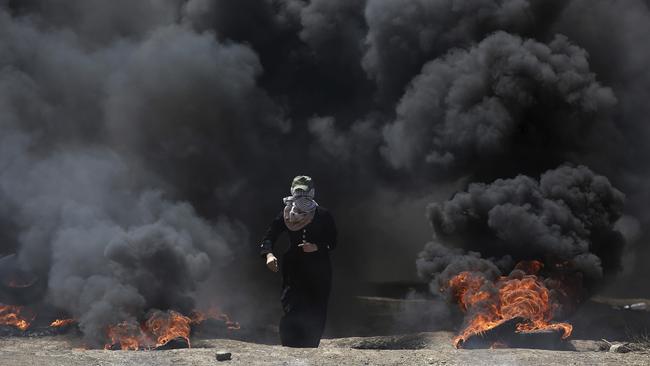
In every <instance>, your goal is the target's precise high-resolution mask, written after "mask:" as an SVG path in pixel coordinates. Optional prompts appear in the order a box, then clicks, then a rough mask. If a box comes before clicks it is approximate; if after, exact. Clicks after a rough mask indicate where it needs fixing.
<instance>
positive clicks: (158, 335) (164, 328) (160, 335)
mask: <svg viewBox="0 0 650 366" xmlns="http://www.w3.org/2000/svg"><path fill="white" fill-rule="evenodd" d="M191 321H192V320H191V319H190V318H188V317H186V316H185V315H181V314H180V313H177V312H175V311H173V310H170V311H169V312H167V313H164V312H162V311H159V312H155V313H154V314H153V315H152V316H151V317H150V318H149V319H147V321H146V322H145V327H146V328H147V330H149V331H150V332H151V333H152V334H153V336H154V337H155V338H154V339H155V341H156V347H160V346H163V345H165V344H167V343H168V342H169V341H171V340H173V339H175V338H183V339H185V340H186V341H187V346H188V347H190V348H191V345H190V330H191V328H190V323H191Z"/></svg>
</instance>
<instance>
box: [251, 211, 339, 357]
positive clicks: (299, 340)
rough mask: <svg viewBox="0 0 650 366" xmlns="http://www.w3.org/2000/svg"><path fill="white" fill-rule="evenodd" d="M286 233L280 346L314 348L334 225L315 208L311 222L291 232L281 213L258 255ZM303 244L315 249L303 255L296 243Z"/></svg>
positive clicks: (333, 243) (324, 313)
mask: <svg viewBox="0 0 650 366" xmlns="http://www.w3.org/2000/svg"><path fill="white" fill-rule="evenodd" d="M285 231H286V232H288V234H289V242H290V246H289V249H288V250H287V252H286V253H284V256H283V257H282V268H281V270H282V295H281V297H280V301H281V302H282V309H283V310H284V315H283V316H282V319H281V320H280V339H281V341H282V345H283V346H288V347H318V345H319V343H320V339H321V336H322V335H323V330H324V329H325V320H326V319H327V302H328V299H329V294H330V288H331V282H332V268H331V265H330V257H329V251H330V250H333V249H334V248H336V226H335V224H334V219H333V218H332V215H331V214H330V213H329V212H328V211H327V210H326V209H324V208H322V207H320V206H319V207H318V208H317V209H316V213H315V214H314V218H313V219H312V221H311V222H310V223H309V224H308V225H306V226H305V227H304V228H303V229H301V230H298V231H291V230H289V229H288V228H287V226H286V225H285V223H284V217H283V212H280V214H279V215H278V216H277V217H276V218H275V219H274V220H273V222H272V223H271V225H270V226H269V228H268V230H267V232H266V235H265V236H264V239H263V240H262V245H261V251H260V253H261V255H262V256H263V257H266V254H267V253H271V252H272V251H273V244H274V243H275V242H276V241H277V239H278V237H279V236H280V234H282V233H283V232H285ZM303 240H304V241H307V242H309V243H313V244H316V245H317V246H318V250H317V251H315V252H312V253H305V252H303V250H302V248H301V247H299V246H298V244H300V243H302V242H303Z"/></svg>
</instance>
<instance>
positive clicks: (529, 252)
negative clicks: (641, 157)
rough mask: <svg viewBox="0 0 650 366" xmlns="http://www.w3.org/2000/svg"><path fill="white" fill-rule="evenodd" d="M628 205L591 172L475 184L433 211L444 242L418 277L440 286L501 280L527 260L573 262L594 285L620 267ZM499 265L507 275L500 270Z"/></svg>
mask: <svg viewBox="0 0 650 366" xmlns="http://www.w3.org/2000/svg"><path fill="white" fill-rule="evenodd" d="M624 200H625V196H624V195H623V194H622V193H621V192H620V191H619V190H617V189H616V188H614V187H613V186H612V185H611V183H610V182H609V180H608V179H607V178H605V177H603V176H601V175H597V174H594V173H593V172H592V171H591V170H589V169H588V168H586V167H584V166H578V167H570V166H563V167H560V168H557V169H555V170H550V171H547V172H545V173H544V174H542V175H541V177H540V179H539V181H538V180H535V179H533V178H531V177H527V176H523V175H522V176H517V177H515V178H512V179H498V180H496V181H494V182H492V183H490V184H481V183H473V184H470V185H469V187H468V189H467V191H466V192H460V193H457V194H455V195H454V196H453V197H452V198H451V199H450V200H448V201H446V202H442V203H433V204H431V205H430V206H429V207H428V215H429V219H430V220H431V224H432V226H433V227H434V229H435V233H436V241H434V242H432V243H429V244H428V245H427V246H426V247H425V249H424V251H423V252H422V253H420V256H419V259H418V262H417V265H418V271H419V273H420V275H421V276H423V277H424V278H426V279H433V280H435V283H436V285H437V287H436V288H439V285H440V283H439V282H440V281H441V280H440V279H442V280H443V281H448V280H449V279H450V278H451V277H453V276H454V275H456V274H458V273H460V272H462V271H475V272H484V273H486V274H487V276H486V277H487V278H492V279H494V275H495V273H496V274H499V273H508V272H509V271H510V270H511V269H512V266H513V265H514V264H515V263H517V262H519V261H522V260H542V261H545V262H546V264H547V265H552V264H554V263H563V262H565V261H568V262H570V263H571V264H572V266H573V268H574V269H575V270H577V271H580V272H581V273H582V274H583V275H584V277H585V278H586V279H588V280H599V279H601V278H602V277H603V275H604V274H612V273H615V272H616V271H617V270H618V269H620V262H619V261H620V258H621V253H622V249H623V245H624V237H623V235H622V234H621V233H620V232H619V231H618V230H617V227H616V223H617V221H618V219H619V218H620V217H621V212H622V209H623V204H624ZM441 243H446V244H448V245H455V247H452V248H451V249H450V248H446V247H445V246H443V245H441ZM466 250H470V252H469V253H468V254H466V253H465V251H466ZM481 257H483V258H488V257H492V258H501V260H485V259H482V258H481ZM508 257H511V258H508ZM510 259H512V260H510ZM499 262H501V266H502V267H505V270H504V271H498V270H497V264H493V263H499ZM508 266H510V268H508ZM433 286H434V285H433V283H432V287H433Z"/></svg>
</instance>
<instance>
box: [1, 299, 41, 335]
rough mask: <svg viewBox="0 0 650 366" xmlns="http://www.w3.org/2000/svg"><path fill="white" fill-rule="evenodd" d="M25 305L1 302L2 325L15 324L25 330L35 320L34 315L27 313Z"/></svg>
mask: <svg viewBox="0 0 650 366" xmlns="http://www.w3.org/2000/svg"><path fill="white" fill-rule="evenodd" d="M24 313H25V308H24V307H23V306H14V305H2V304H0V325H10V326H14V327H16V328H18V329H20V330H22V331H25V330H27V329H28V328H29V326H30V325H31V322H32V321H33V320H34V316H28V315H25V314H24Z"/></svg>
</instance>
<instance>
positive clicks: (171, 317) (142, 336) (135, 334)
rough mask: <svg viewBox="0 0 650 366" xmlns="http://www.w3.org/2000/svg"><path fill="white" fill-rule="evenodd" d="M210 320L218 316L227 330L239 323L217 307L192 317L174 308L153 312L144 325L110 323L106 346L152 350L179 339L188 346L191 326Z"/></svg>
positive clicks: (196, 313)
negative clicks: (111, 324)
mask: <svg viewBox="0 0 650 366" xmlns="http://www.w3.org/2000/svg"><path fill="white" fill-rule="evenodd" d="M207 319H218V320H221V321H223V322H224V323H225V324H226V326H227V327H228V329H239V323H237V322H235V321H232V320H230V318H229V317H228V315H226V314H223V313H221V312H220V311H219V310H218V309H217V308H214V307H213V308H211V309H210V310H208V311H207V312H199V311H194V312H192V314H191V316H189V317H188V316H185V315H183V314H181V313H178V312H176V311H173V310H169V311H154V312H152V313H150V315H149V316H148V317H147V319H146V320H145V321H144V322H143V323H142V324H139V325H138V324H137V323H135V322H122V323H119V324H116V325H113V326H109V327H108V331H107V335H108V338H109V339H110V342H109V343H107V344H106V345H105V346H104V348H105V349H114V347H116V346H118V347H119V348H120V349H121V350H123V351H127V350H132V351H135V350H139V349H151V348H155V347H160V346H164V345H165V344H167V343H169V342H170V341H172V340H174V339H177V338H182V339H184V340H185V341H187V346H188V347H190V348H191V343H190V332H191V330H192V325H198V324H200V323H202V322H204V321H205V320H207Z"/></svg>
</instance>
